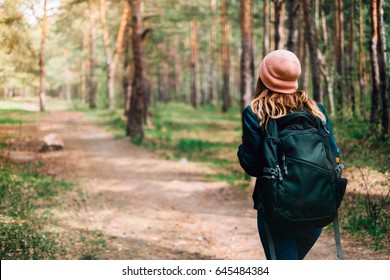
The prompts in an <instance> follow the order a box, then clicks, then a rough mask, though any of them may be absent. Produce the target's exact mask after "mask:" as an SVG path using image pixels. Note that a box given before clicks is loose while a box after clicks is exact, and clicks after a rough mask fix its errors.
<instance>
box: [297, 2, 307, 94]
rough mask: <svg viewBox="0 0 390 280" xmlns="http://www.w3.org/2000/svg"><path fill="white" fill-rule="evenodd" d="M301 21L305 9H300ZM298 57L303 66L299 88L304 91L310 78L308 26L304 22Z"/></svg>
mask: <svg viewBox="0 0 390 280" xmlns="http://www.w3.org/2000/svg"><path fill="white" fill-rule="evenodd" d="M299 21H300V22H304V17H303V9H302V8H301V9H300V12H299ZM298 46H299V50H298V58H299V60H300V62H301V68H302V73H301V78H300V79H299V88H300V89H303V90H304V91H306V92H307V84H308V82H307V80H308V77H307V76H308V75H307V73H308V71H307V68H308V67H307V62H306V61H307V59H306V58H307V56H306V53H307V42H306V28H305V25H304V24H301V25H300V26H299V34H298Z"/></svg>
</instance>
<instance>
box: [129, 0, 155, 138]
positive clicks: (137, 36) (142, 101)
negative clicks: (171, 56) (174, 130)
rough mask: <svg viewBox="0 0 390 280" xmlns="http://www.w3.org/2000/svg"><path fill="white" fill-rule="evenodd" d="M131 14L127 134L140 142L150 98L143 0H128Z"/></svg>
mask: <svg viewBox="0 0 390 280" xmlns="http://www.w3.org/2000/svg"><path fill="white" fill-rule="evenodd" d="M128 1H129V3H130V5H131V14H132V36H131V42H132V49H133V61H134V74H133V82H132V92H131V101H130V112H129V116H128V122H127V135H128V136H130V138H131V139H132V140H133V141H135V142H141V141H142V139H143V137H144V130H143V121H144V119H145V114H146V112H147V109H148V108H147V107H148V100H149V98H150V86H149V83H148V80H147V75H146V68H145V57H144V38H145V36H146V32H145V30H144V24H143V14H144V2H143V0H128Z"/></svg>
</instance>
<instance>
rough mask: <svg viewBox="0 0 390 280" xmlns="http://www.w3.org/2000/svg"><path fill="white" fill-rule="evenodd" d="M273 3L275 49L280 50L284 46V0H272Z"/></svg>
mask: <svg viewBox="0 0 390 280" xmlns="http://www.w3.org/2000/svg"><path fill="white" fill-rule="evenodd" d="M272 1H273V2H274V5H275V21H274V31H275V34H274V35H275V38H274V39H275V49H277V50H280V49H283V48H284V37H283V36H284V5H283V4H284V2H285V0H272Z"/></svg>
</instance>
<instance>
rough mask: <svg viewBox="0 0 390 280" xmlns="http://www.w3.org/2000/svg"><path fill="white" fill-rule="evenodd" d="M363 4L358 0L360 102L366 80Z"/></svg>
mask: <svg viewBox="0 0 390 280" xmlns="http://www.w3.org/2000/svg"><path fill="white" fill-rule="evenodd" d="M363 24H364V23H363V5H362V0H360V1H359V68H358V69H359V88H360V98H359V99H360V100H359V103H360V104H361V102H362V100H363V95H365V94H364V93H365V91H366V90H365V88H366V80H365V73H364V70H363V69H364V64H365V63H364V54H363V38H364V25H363Z"/></svg>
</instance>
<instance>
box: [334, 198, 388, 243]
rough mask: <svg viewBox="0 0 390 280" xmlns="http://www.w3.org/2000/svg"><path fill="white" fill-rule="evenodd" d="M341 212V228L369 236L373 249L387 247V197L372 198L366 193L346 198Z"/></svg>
mask: <svg viewBox="0 0 390 280" xmlns="http://www.w3.org/2000/svg"><path fill="white" fill-rule="evenodd" d="M346 201H348V203H344V205H343V207H342V208H341V209H342V213H343V215H344V219H343V220H344V222H343V228H345V229H346V230H348V231H349V232H351V233H352V234H358V235H360V236H362V237H363V238H370V239H371V242H370V243H372V244H373V246H374V248H375V249H384V248H385V247H387V248H388V246H389V245H390V238H389V233H390V219H389V216H388V213H386V211H385V210H386V208H385V207H387V211H388V208H389V199H388V197H386V198H381V199H379V200H376V201H375V200H373V199H372V198H371V197H370V196H369V195H368V194H365V195H362V194H359V195H357V196H356V197H351V198H349V199H348V198H346Z"/></svg>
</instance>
